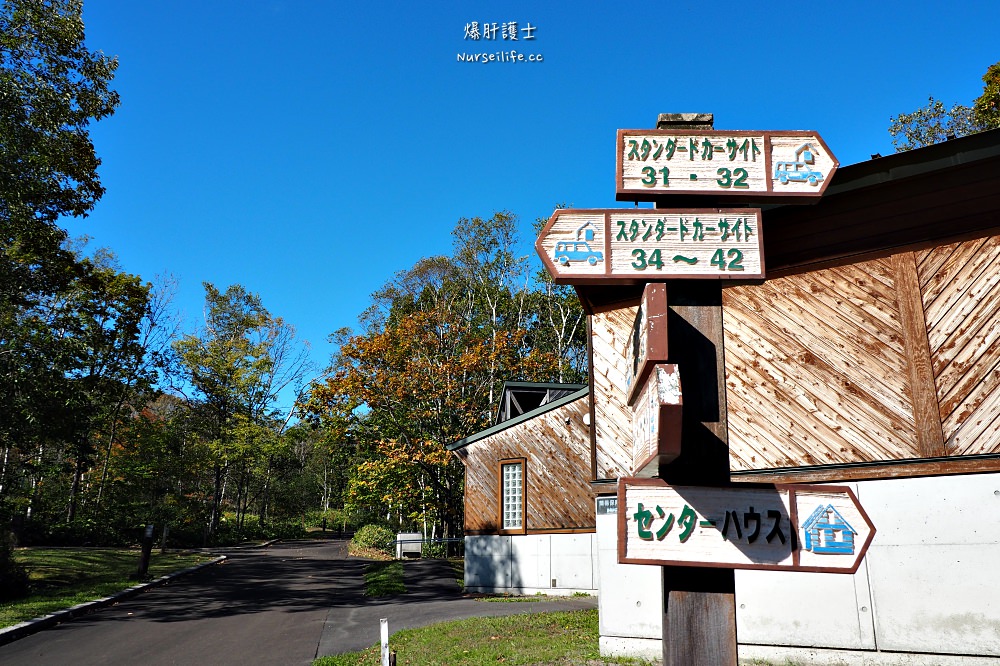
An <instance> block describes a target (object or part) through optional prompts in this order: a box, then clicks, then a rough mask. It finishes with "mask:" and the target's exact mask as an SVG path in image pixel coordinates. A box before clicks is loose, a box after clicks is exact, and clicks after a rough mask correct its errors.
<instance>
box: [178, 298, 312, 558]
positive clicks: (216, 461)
mask: <svg viewBox="0 0 1000 666" xmlns="http://www.w3.org/2000/svg"><path fill="white" fill-rule="evenodd" d="M204 286H205V313H206V314H205V326H204V328H203V329H202V330H201V331H200V332H199V333H197V334H188V335H185V336H183V337H182V338H181V339H180V340H178V341H177V342H176V343H175V344H174V349H175V350H176V352H177V355H178V357H179V360H180V363H181V364H182V366H183V368H184V370H185V371H186V379H187V381H188V382H190V384H191V385H192V386H193V387H194V388H195V390H196V392H197V394H198V396H199V398H200V409H199V411H200V412H201V414H202V422H203V424H204V433H205V436H206V438H207V440H208V441H209V444H210V450H211V451H212V453H213V479H212V487H213V491H212V504H211V510H210V512H209V515H210V518H209V521H208V525H207V531H206V538H211V537H212V536H213V535H214V534H215V532H216V531H217V530H218V527H219V520H220V518H221V506H222V502H223V499H224V491H225V485H224V482H225V481H226V480H227V479H232V481H233V482H234V486H235V492H233V493H232V495H234V496H235V498H236V502H237V507H238V508H240V509H241V511H242V510H244V509H245V508H246V506H247V505H248V503H249V499H250V497H251V496H250V494H249V493H250V492H251V488H250V485H249V484H250V483H251V481H253V480H254V479H255V478H256V476H255V475H257V474H259V473H260V469H261V468H260V467H259V463H260V461H261V459H263V460H264V461H265V462H264V469H265V471H264V472H263V473H264V475H265V476H266V475H267V471H266V470H267V465H268V464H269V463H267V460H268V459H269V456H270V454H271V452H270V446H271V442H270V440H271V439H272V438H273V437H277V435H278V434H280V433H278V432H277V431H278V430H280V427H281V422H280V421H278V420H276V416H277V414H276V412H275V409H274V407H275V403H276V401H277V399H278V394H279V393H281V392H282V391H283V390H284V389H285V388H286V387H289V386H291V385H293V384H294V383H297V382H299V381H300V380H301V379H302V377H303V375H304V373H305V371H306V369H307V350H306V348H304V347H302V346H300V345H298V343H297V342H296V339H295V331H294V329H293V328H292V327H291V326H290V325H289V324H287V323H285V322H284V321H283V320H282V319H281V318H280V317H274V316H273V315H271V313H270V312H268V310H267V309H266V308H265V307H264V305H263V304H262V302H261V300H260V297H259V296H258V295H256V294H253V293H250V292H248V291H247V290H246V289H244V288H243V287H242V286H240V285H233V286H231V287H229V288H228V289H226V291H225V292H220V291H219V290H218V289H217V288H216V287H215V286H213V285H212V284H209V283H205V285H204ZM286 422H287V421H286Z"/></svg>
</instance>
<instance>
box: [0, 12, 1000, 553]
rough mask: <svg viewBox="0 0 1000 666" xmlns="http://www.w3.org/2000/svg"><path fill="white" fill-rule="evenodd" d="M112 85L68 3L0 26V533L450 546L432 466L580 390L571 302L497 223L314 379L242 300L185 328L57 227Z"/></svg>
mask: <svg viewBox="0 0 1000 666" xmlns="http://www.w3.org/2000/svg"><path fill="white" fill-rule="evenodd" d="M116 67H117V61H116V60H115V59H113V58H108V57H106V56H104V55H103V54H101V53H100V52H97V51H92V50H89V49H88V48H87V47H86V46H85V44H84V25H83V20H82V7H81V3H80V2H78V1H75V0H53V1H52V2H42V1H40V0H11V1H7V2H4V3H3V4H2V5H0V243H2V248H0V250H2V251H0V525H3V526H9V527H10V529H11V530H12V532H13V533H14V534H15V535H16V538H17V539H18V540H19V541H20V542H21V543H25V544H28V543H33V544H42V543H58V544H60V545H68V544H83V543H86V544H111V543H128V542H132V541H134V540H135V539H136V537H137V534H138V532H139V530H140V529H141V527H142V526H144V525H146V524H149V523H153V524H156V525H158V526H161V527H169V541H168V542H169V543H171V544H173V545H203V544H218V543H231V542H234V541H238V540H241V539H244V538H249V537H257V536H288V535H295V534H300V533H301V531H302V530H303V529H304V528H305V527H306V526H307V525H310V524H321V522H322V521H323V520H324V519H325V520H326V521H327V523H328V524H329V525H330V526H331V527H333V526H334V525H339V526H341V527H356V526H359V525H361V524H365V523H370V522H377V523H384V524H386V525H387V526H389V527H392V528H393V529H398V528H416V529H419V530H421V531H424V532H426V533H427V534H428V536H443V537H448V536H459V535H460V534H461V526H462V481H463V470H462V468H461V465H460V463H458V461H457V460H456V459H455V458H454V457H453V456H450V454H448V453H447V452H446V450H445V448H444V447H445V446H446V445H447V444H449V443H452V442H454V441H456V440H458V439H461V438H463V437H466V436H468V435H470V434H472V433H474V432H476V431H478V430H481V429H483V428H485V427H487V426H488V425H490V424H491V421H492V419H493V414H494V410H495V407H496V399H497V397H498V395H499V392H500V391H501V388H502V385H503V382H504V381H507V380H521V381H544V382H580V381H583V380H584V379H585V377H586V373H587V367H586V330H585V328H586V327H585V322H584V318H583V314H582V312H581V310H580V306H579V302H578V300H577V298H576V295H575V293H574V292H573V290H572V289H570V288H566V287H560V286H556V285H553V284H552V282H551V281H550V280H549V279H548V276H547V275H546V274H545V273H544V272H542V271H541V270H540V269H539V267H538V263H537V260H536V259H535V258H534V257H531V258H529V257H526V256H522V255H520V254H519V253H518V248H519V247H522V246H523V241H524V239H523V238H518V233H519V232H518V229H519V227H518V223H517V219H516V217H515V216H514V215H512V214H511V213H509V212H505V211H499V212H495V213H493V214H490V215H485V216H482V217H476V216H474V217H469V218H463V219H460V220H458V221H457V223H456V224H455V227H454V230H453V232H452V240H453V246H452V250H451V252H450V254H447V255H441V256H432V257H428V258H425V259H421V260H420V261H418V262H417V263H416V264H414V265H413V266H412V267H410V268H408V269H404V270H402V271H400V272H399V273H397V274H396V276H395V277H394V278H393V279H391V280H390V281H389V282H388V283H387V284H385V285H384V286H383V287H382V288H381V289H379V290H377V291H376V292H375V293H374V294H372V295H371V299H370V300H371V302H370V305H369V307H368V308H367V309H366V310H365V311H364V312H363V313H361V316H360V318H359V325H358V326H357V328H356V329H353V330H350V329H342V330H339V331H337V332H335V333H334V334H333V336H332V339H333V341H334V343H335V347H336V350H337V351H336V352H335V353H334V355H333V357H332V358H331V360H330V363H329V366H328V367H327V368H317V367H314V366H313V365H312V363H311V362H310V360H309V355H308V354H307V353H306V347H305V345H304V342H303V341H301V340H300V339H298V338H297V336H296V334H295V329H294V327H293V326H292V325H291V324H290V323H289V322H287V321H285V320H284V319H282V317H280V316H279V315H277V314H275V313H273V312H271V311H270V310H269V309H268V307H267V306H266V305H265V304H264V303H263V302H262V300H261V298H260V297H259V296H258V295H257V294H255V293H253V292H251V291H249V290H248V289H246V288H244V287H243V286H241V285H239V284H233V285H225V286H216V285H213V284H210V283H206V284H204V291H205V303H204V316H203V322H202V323H201V324H200V325H199V326H198V327H197V328H184V327H183V326H182V324H181V323H180V319H179V317H178V315H177V313H176V312H175V311H174V309H173V306H172V301H171V294H172V292H173V289H174V286H175V285H174V283H173V281H172V280H171V279H169V278H159V279H156V280H152V281H148V280H147V279H146V278H144V277H143V276H139V275H134V274H130V273H128V272H126V271H124V270H122V269H121V267H120V266H119V265H118V263H117V261H116V259H115V255H114V253H113V251H112V250H110V249H106V248H91V247H89V246H88V245H87V243H86V241H85V239H76V238H72V237H70V235H69V234H68V232H67V231H66V229H65V222H66V220H68V219H72V218H82V217H85V216H86V215H87V214H88V213H89V212H90V211H92V210H93V208H94V206H95V204H96V203H97V202H98V200H99V199H100V198H101V196H102V195H103V194H104V188H103V186H102V184H101V181H100V178H99V175H98V166H99V165H100V160H99V159H98V156H97V155H96V154H95V150H94V146H93V144H92V142H91V140H90V136H89V130H90V126H91V124H92V123H93V122H95V121H98V120H101V119H103V118H107V117H109V116H111V115H112V114H113V113H114V112H115V109H116V108H117V107H118V105H119V102H120V100H119V97H118V94H117V93H116V92H115V91H114V90H113V88H112V80H113V77H114V74H115V70H116ZM998 79H1000V67H998V66H997V65H994V66H993V67H991V68H989V70H988V71H987V74H986V76H985V77H984V81H985V82H986V88H985V89H984V92H983V95H982V96H981V97H980V98H979V99H977V100H976V102H975V103H974V104H973V105H972V106H971V107H964V106H960V105H959V106H956V107H952V108H951V109H946V108H945V107H944V106H943V104H941V103H940V102H938V101H936V100H934V99H931V100H930V103H929V105H928V106H927V107H926V108H923V109H919V110H918V111H916V112H914V113H912V114H902V115H900V116H899V117H898V118H895V119H893V127H892V133H893V136H894V137H896V138H897V139H898V141H897V142H896V143H897V148H898V149H900V150H904V149H911V148H916V147H920V146H921V145H926V144H927V143H933V142H936V141H940V140H945V139H946V138H947V136H948V135H958V136H961V135H963V134H967V133H971V132H974V131H980V130H982V129H986V128H989V127H996V126H997V125H998V122H997V114H998V110H997V109H998V107H997V104H996V101H997V98H998V95H1000V93H998V85H997V82H998ZM537 228H538V225H537V223H536V231H537ZM289 390H291V391H293V392H294V393H295V394H296V396H297V400H296V401H295V406H294V407H292V408H290V409H289V408H286V409H280V408H279V404H280V401H279V399H278V396H279V394H282V393H283V392H287V391H289Z"/></svg>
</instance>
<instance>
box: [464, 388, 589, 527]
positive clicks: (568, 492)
mask: <svg viewBox="0 0 1000 666" xmlns="http://www.w3.org/2000/svg"><path fill="white" fill-rule="evenodd" d="M589 409H590V405H589V401H588V400H587V399H585V398H584V399H580V400H575V401H573V402H571V403H568V404H566V405H563V406H561V407H558V408H556V409H553V410H551V411H549V412H545V413H544V414H541V415H539V416H537V417H535V418H533V419H530V420H528V421H525V422H523V423H519V424H516V425H514V426H511V427H510V428H507V429H505V430H502V431H500V432H498V433H496V434H494V435H491V436H489V437H486V438H484V439H481V440H479V441H476V442H473V443H471V444H469V445H467V446H465V447H464V448H462V449H460V450H459V451H458V452H456V453H458V455H459V458H460V459H461V460H462V462H463V463H464V464H465V469H466V486H465V529H466V530H467V531H468V532H473V531H475V532H477V533H490V534H497V533H499V532H500V526H499V523H498V517H499V515H498V512H499V499H500V496H499V479H498V474H499V461H501V460H504V459H516V458H524V459H525V466H524V482H525V485H524V497H525V511H524V526H525V530H526V531H529V532H530V531H535V532H537V531H539V530H542V531H551V530H567V529H568V530H573V529H590V528H592V527H593V525H594V517H593V515H594V492H593V490H592V489H591V488H590V486H589V484H587V483H585V482H584V480H585V479H587V478H588V477H589V475H590V434H589V428H587V426H586V425H585V424H584V423H583V417H584V415H585V414H587V412H588V411H589Z"/></svg>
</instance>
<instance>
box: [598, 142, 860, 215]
mask: <svg viewBox="0 0 1000 666" xmlns="http://www.w3.org/2000/svg"><path fill="white" fill-rule="evenodd" d="M839 165H840V163H839V162H838V161H837V159H836V158H835V157H834V156H833V153H831V152H830V149H829V148H827V145H826V143H825V142H824V141H823V139H822V138H820V136H819V134H817V133H816V132H803V131H788V132H750V131H736V132H733V131H718V130H713V129H705V130H704V131H691V130H618V164H617V171H616V180H615V187H616V197H617V199H618V200H619V201H654V200H655V199H656V198H658V197H662V196H663V195H664V194H695V195H711V196H714V197H734V196H735V197H740V198H742V199H743V200H747V199H749V198H757V197H794V198H803V197H805V198H817V197H821V196H822V195H823V192H825V191H826V188H827V185H829V183H830V179H831V177H832V176H833V174H834V172H836V170H837V167H838V166H839ZM750 195H752V197H751V196H750Z"/></svg>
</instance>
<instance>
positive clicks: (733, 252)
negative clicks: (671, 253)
mask: <svg viewBox="0 0 1000 666" xmlns="http://www.w3.org/2000/svg"><path fill="white" fill-rule="evenodd" d="M632 257H633V258H634V261H633V262H632V268H634V269H636V270H637V271H644V270H646V269H647V268H649V267H651V266H652V267H654V268H656V269H657V270H663V255H662V253H661V251H660V250H659V248H657V249H655V250H653V251H652V252H647V251H646V250H643V249H642V248H636V249H634V250H632ZM673 261H674V263H684V264H687V265H689V266H694V265H696V264H697V263H698V258H697V257H685V256H684V255H680V254H678V255H676V256H675V257H674V258H673ZM709 263H710V264H711V265H712V266H716V267H718V269H719V270H720V271H742V270H743V252H741V251H740V250H738V249H736V248H735V247H733V248H730V249H729V250H728V251H726V250H724V249H722V248H719V249H718V250H716V251H715V254H713V255H712V260H711V262H709Z"/></svg>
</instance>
